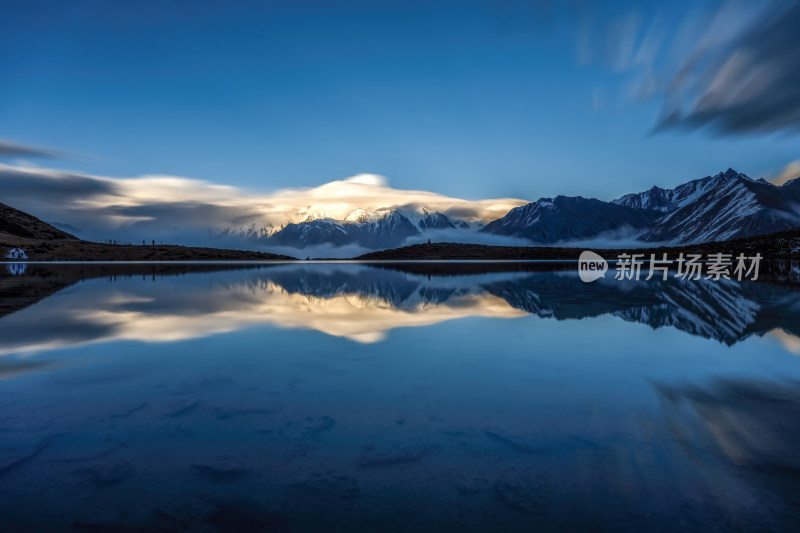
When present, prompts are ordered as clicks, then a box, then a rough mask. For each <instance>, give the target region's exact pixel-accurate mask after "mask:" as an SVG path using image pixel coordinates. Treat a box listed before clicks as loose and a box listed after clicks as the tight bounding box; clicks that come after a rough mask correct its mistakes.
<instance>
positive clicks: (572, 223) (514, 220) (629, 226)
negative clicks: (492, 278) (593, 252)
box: [481, 196, 659, 244]
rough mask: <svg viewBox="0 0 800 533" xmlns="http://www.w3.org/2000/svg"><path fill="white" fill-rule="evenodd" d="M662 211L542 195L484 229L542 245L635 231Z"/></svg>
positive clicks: (639, 230)
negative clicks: (539, 198)
mask: <svg viewBox="0 0 800 533" xmlns="http://www.w3.org/2000/svg"><path fill="white" fill-rule="evenodd" d="M658 216H659V213H658V212H656V211H652V210H647V209H638V208H635V207H627V206H623V205H617V204H613V203H610V202H603V201H601V200H597V199H594V198H583V197H582V196H577V197H568V196H556V197H555V198H542V199H541V200H538V201H536V202H533V203H530V204H527V205H523V206H521V207H516V208H514V209H512V210H511V211H509V212H508V214H507V215H506V216H504V217H503V218H500V219H498V220H495V221H493V222H490V223H489V224H487V225H486V227H485V228H483V230H481V231H484V232H486V233H493V234H495V235H506V236H510V237H520V238H523V239H528V240H530V241H533V242H536V243H542V244H552V243H556V242H568V241H574V240H582V239H591V238H594V237H598V236H601V235H610V234H611V233H615V234H619V233H623V232H624V233H626V234H628V235H630V234H636V233H641V232H643V231H645V230H647V229H648V228H649V227H650V226H651V225H652V224H653V222H654V221H655V220H656V219H657V218H658Z"/></svg>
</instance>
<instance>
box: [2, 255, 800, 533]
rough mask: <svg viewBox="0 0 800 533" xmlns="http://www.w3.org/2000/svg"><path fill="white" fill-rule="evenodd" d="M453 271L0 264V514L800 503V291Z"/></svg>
mask: <svg viewBox="0 0 800 533" xmlns="http://www.w3.org/2000/svg"><path fill="white" fill-rule="evenodd" d="M122 268H124V269H125V270H119V269H122ZM442 268H443V267H441V266H432V265H429V266H424V265H419V264H417V265H406V266H398V265H360V264H282V265H269V266H267V265H262V266H253V267H251V268H244V267H233V266H222V265H216V266H214V265H207V266H205V267H202V266H193V267H191V268H188V267H179V266H173V267H165V266H161V267H153V266H148V265H134V266H127V267H121V266H120V267H109V266H104V267H99V266H82V267H79V266H75V265H69V266H56V265H54V266H47V267H45V266H33V265H32V266H31V268H29V269H28V270H27V271H26V272H25V273H24V275H21V276H5V277H2V278H0V291H2V294H3V302H4V303H3V304H2V307H0V314H4V315H5V316H2V318H0V354H2V355H0V398H1V399H2V400H0V402H1V403H0V404H1V405H2V411H0V438H2V446H0V508H1V509H0V511H2V514H1V515H0V516H2V518H0V524H3V525H4V526H6V528H10V529H12V530H13V528H14V527H19V526H20V524H23V523H24V524H26V525H28V526H29V525H30V524H31V523H33V524H35V525H38V526H39V527H47V528H61V529H64V530H70V528H73V527H76V524H77V527H79V528H80V527H87V528H89V527H103V526H108V525H113V526H131V527H136V528H151V529H160V530H186V529H192V530H194V529H197V530H201V531H203V530H205V531H234V530H247V529H248V528H250V529H251V530H267V531H269V530H275V531H282V530H286V531H289V530H304V529H305V530H308V529H315V528H319V527H322V525H323V524H324V527H325V528H326V529H327V530H337V529H338V530H343V531H352V530H357V529H362V530H374V529H375V528H379V529H384V530H386V529H388V530H391V529H396V530H397V529H406V530H408V529H412V530H416V531H420V530H441V529H443V528H451V529H459V530H467V531H468V530H488V529H496V528H503V529H507V530H525V529H529V528H530V527H532V526H538V527H544V528H547V527H550V528H565V527H585V526H587V525H589V524H592V525H595V526H597V527H599V528H600V529H607V530H620V529H629V530H641V529H642V528H648V529H651V530H673V529H674V528H675V527H676V525H683V527H687V528H690V529H695V530H700V529H703V530H706V529H707V528H709V527H711V526H713V527H717V528H731V527H747V528H752V527H755V528H758V529H770V528H772V529H781V528H785V527H789V526H791V525H795V524H797V523H798V522H797V521H798V507H797V505H796V504H797V502H798V501H800V482H798V480H797V478H796V472H797V471H798V468H800V454H798V453H797V452H796V446H795V443H796V442H797V437H798V436H800V435H798V433H800V432H798V430H797V429H796V427H797V420H798V417H799V416H800V393H798V390H800V389H798V380H799V379H800V359H799V358H798V357H797V356H796V355H795V353H796V352H797V351H798V350H797V347H798V346H800V342H798V340H797V334H798V332H800V330H799V328H798V323H800V322H798V316H800V315H798V313H800V307H798V304H800V291H797V290H795V289H794V288H792V287H790V286H785V285H783V286H782V285H778V284H774V283H745V284H738V283H715V282H694V283H691V282H675V281H670V282H666V283H660V282H655V281H653V280H651V282H646V283H645V282H642V283H626V284H623V283H620V282H615V281H612V280H609V281H607V282H598V283H595V284H583V283H581V282H580V281H579V280H578V278H577V275H576V274H575V273H574V272H572V271H566V272H537V271H530V269H531V268H533V267H526V266H520V265H515V266H507V267H502V266H498V265H494V266H490V267H485V268H479V267H474V268H465V267H464V266H463V265H462V266H460V267H459V266H454V267H452V269H453V271H450V272H447V271H446V270H443V269H442ZM504 269H505V270H508V271H503V270H504ZM442 274H451V275H442ZM452 274H458V275H452ZM679 522H680V524H678V523H679ZM6 528H4V529H6Z"/></svg>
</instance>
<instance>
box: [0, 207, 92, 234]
mask: <svg viewBox="0 0 800 533" xmlns="http://www.w3.org/2000/svg"><path fill="white" fill-rule="evenodd" d="M3 233H5V234H7V235H12V236H14V237H22V238H24V239H38V240H46V241H51V240H63V239H72V240H77V237H75V236H74V235H70V234H69V233H67V232H65V231H61V230H60V229H58V228H56V227H53V226H51V225H50V224H48V223H47V222H43V221H41V220H39V219H38V218H36V217H35V216H33V215H29V214H28V213H25V212H23V211H20V210H19V209H14V208H13V207H10V206H7V205H5V204H0V235H2V234H3Z"/></svg>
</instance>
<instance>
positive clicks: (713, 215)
mask: <svg viewBox="0 0 800 533" xmlns="http://www.w3.org/2000/svg"><path fill="white" fill-rule="evenodd" d="M613 202H614V203H616V204H618V205H624V206H629V207H640V206H641V207H646V208H649V209H656V210H658V211H660V212H662V213H664V214H663V215H662V216H661V217H660V218H659V219H658V220H657V221H656V222H655V224H653V226H652V227H651V228H650V230H649V231H648V232H647V233H646V234H644V235H643V236H642V240H643V241H648V242H665V243H669V244H688V243H697V242H707V241H721V240H728V239H735V238H739V237H752V236H755V235H763V234H765V233H771V232H774V231H781V230H786V229H791V228H795V227H798V226H800V183H798V182H795V183H792V182H789V183H786V184H785V185H783V186H776V185H773V184H771V183H769V182H767V181H765V180H763V179H760V180H754V179H752V178H750V177H748V176H746V175H745V174H741V173H739V172H736V171H735V170H733V169H728V170H727V171H725V172H721V173H719V174H717V175H716V176H708V177H705V178H702V179H699V180H693V181H690V182H688V183H685V184H683V185H679V186H678V187H675V188H674V189H660V188H657V187H654V188H653V189H650V190H649V191H646V192H642V193H638V194H628V195H626V196H623V197H622V198H619V199H617V200H614V201H613Z"/></svg>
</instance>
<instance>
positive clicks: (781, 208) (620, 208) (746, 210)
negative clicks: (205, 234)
mask: <svg viewBox="0 0 800 533" xmlns="http://www.w3.org/2000/svg"><path fill="white" fill-rule="evenodd" d="M799 226H800V180H793V181H789V182H787V183H785V184H783V185H780V186H779V185H774V184H772V183H770V182H768V181H766V180H763V179H752V178H750V177H748V176H747V175H745V174H742V173H740V172H737V171H735V170H733V169H728V170H726V171H725V172H720V173H719V174H717V175H714V176H707V177H705V178H701V179H696V180H692V181H689V182H687V183H684V184H682V185H679V186H677V187H675V188H673V189H664V188H661V187H658V186H654V187H652V188H651V189H649V190H647V191H644V192H639V193H632V194H626V195H624V196H622V197H620V198H617V199H615V200H611V201H602V200H598V199H595V198H584V197H581V196H576V197H567V196H556V197H555V198H542V199H540V200H537V201H535V202H532V203H529V204H526V205H522V206H520V207H516V208H514V209H511V210H510V211H509V212H508V213H507V214H506V215H505V216H503V217H502V218H499V219H497V220H493V221H491V222H489V223H488V224H486V225H483V224H481V223H476V222H467V221H465V220H462V219H458V218H453V217H452V216H450V215H449V214H448V213H441V212H438V211H435V210H430V209H427V208H425V207H424V206H406V207H403V208H393V207H388V208H385V209H380V210H377V211H365V210H363V209H358V210H356V211H354V212H352V213H351V214H349V215H348V216H347V217H346V218H344V219H343V220H338V219H335V218H332V217H329V216H328V215H326V214H325V213H317V214H314V215H309V216H307V217H306V219H305V220H303V221H301V222H295V223H285V224H283V225H282V226H280V227H275V226H269V225H265V226H257V225H255V224H250V225H248V226H245V227H242V228H237V229H226V230H223V231H222V232H221V233H224V234H226V235H238V236H240V237H245V238H247V239H255V240H257V241H259V244H263V245H280V246H287V247H294V248H305V247H307V246H318V245H331V246H344V245H351V244H352V245H358V246H362V247H365V248H368V249H385V248H393V247H396V246H400V245H403V244H408V243H409V239H412V238H416V240H417V242H419V241H422V240H424V239H425V238H426V237H433V238H434V240H441V236H443V235H446V236H447V238H448V239H450V240H455V241H461V242H463V241H469V240H470V239H475V238H476V237H478V234H480V235H483V236H484V238H486V237H487V236H491V235H495V236H500V237H511V238H516V239H520V240H523V241H528V242H530V243H531V244H542V245H552V244H568V243H570V242H580V241H588V240H598V239H602V240H605V241H610V242H613V241H615V240H620V239H622V238H624V239H626V240H633V241H638V242H641V243H642V244H643V245H644V244H646V243H660V244H664V245H682V244H695V243H702V242H710V241H721V240H729V239H736V238H742V237H752V236H757V235H764V234H767V233H772V232H776V231H782V230H787V229H792V228H796V227H799ZM441 230H450V232H448V233H446V234H445V233H441ZM437 231H439V233H436V232H437ZM452 232H455V233H452ZM412 242H413V240H412Z"/></svg>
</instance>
